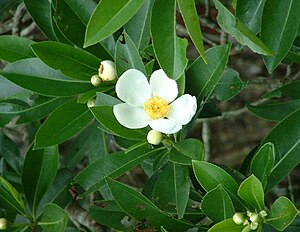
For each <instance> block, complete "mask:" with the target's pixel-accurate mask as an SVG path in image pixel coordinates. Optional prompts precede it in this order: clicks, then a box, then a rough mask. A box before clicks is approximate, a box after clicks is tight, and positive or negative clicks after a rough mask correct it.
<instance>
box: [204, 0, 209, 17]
mask: <svg viewBox="0 0 300 232" xmlns="http://www.w3.org/2000/svg"><path fill="white" fill-rule="evenodd" d="M209 2H210V1H209V0H205V1H204V4H205V13H204V16H205V17H206V18H208V17H210V5H209Z"/></svg>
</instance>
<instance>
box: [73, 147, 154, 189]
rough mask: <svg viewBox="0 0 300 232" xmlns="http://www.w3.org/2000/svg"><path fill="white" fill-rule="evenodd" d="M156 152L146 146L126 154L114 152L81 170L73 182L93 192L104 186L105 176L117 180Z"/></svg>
mask: <svg viewBox="0 0 300 232" xmlns="http://www.w3.org/2000/svg"><path fill="white" fill-rule="evenodd" d="M158 151H159V150H153V149H151V148H150V147H149V146H148V145H147V146H142V147H139V148H137V149H134V150H132V151H131V152H128V153H127V154H125V153H124V152H116V153H112V154H107V155H103V156H102V157H101V158H100V159H99V160H97V161H95V162H94V163H92V164H90V165H89V166H87V167H86V168H85V169H83V170H82V171H81V172H80V173H79V174H78V175H77V176H76V177H75V181H76V182H77V183H78V184H80V185H81V186H82V187H83V188H84V189H85V190H88V191H90V190H89V189H94V191H95V190H97V189H99V188H100V187H101V186H103V185H104V184H105V180H104V178H105V177H106V176H109V177H111V178H117V177H119V176H121V175H122V174H124V173H125V172H127V171H129V170H130V169H132V168H134V167H135V166H137V165H139V164H140V163H141V162H142V161H143V160H145V159H146V158H148V157H149V156H150V155H153V154H154V153H155V152H158ZM108 164H110V165H108Z"/></svg>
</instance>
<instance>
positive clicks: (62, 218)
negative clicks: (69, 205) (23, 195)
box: [38, 203, 69, 232]
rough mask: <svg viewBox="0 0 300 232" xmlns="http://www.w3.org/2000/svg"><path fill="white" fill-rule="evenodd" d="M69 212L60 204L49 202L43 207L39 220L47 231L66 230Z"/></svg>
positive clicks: (57, 231) (59, 231) (61, 231)
mask: <svg viewBox="0 0 300 232" xmlns="http://www.w3.org/2000/svg"><path fill="white" fill-rule="evenodd" d="M68 218H69V217H68V214H67V212H66V211H65V210H64V209H62V208H60V207H59V206H57V205H55V204H52V203H49V204H47V205H45V207H44V209H43V215H42V218H41V221H40V222H38V225H40V226H41V227H42V228H43V231H45V232H64V231H65V228H66V226H67V223H68Z"/></svg>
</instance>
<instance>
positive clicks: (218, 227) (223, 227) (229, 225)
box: [208, 218, 245, 232]
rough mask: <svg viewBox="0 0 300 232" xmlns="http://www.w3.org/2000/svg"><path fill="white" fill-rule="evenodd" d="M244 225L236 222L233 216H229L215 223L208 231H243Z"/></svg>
mask: <svg viewBox="0 0 300 232" xmlns="http://www.w3.org/2000/svg"><path fill="white" fill-rule="evenodd" d="M244 227H245V226H243V225H237V224H235V223H234V221H233V220H232V218H229V219H226V220H224V221H221V222H219V223H217V224H215V225H214V226H213V227H211V228H210V229H209V230H208V232H220V231H222V232H241V231H242V230H243V228H244Z"/></svg>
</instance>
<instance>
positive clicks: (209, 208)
mask: <svg viewBox="0 0 300 232" xmlns="http://www.w3.org/2000/svg"><path fill="white" fill-rule="evenodd" d="M216 209H218V210H216ZM201 210H202V211H203V212H204V214H205V215H206V216H207V217H209V218H210V219H211V220H212V221H214V222H220V221H223V220H225V219H227V218H232V216H233V214H234V208H233V204H232V201H231V199H230V196H229V195H228V193H227V192H226V190H224V188H223V187H222V186H221V185H218V186H217V187H216V188H214V189H212V190H211V191H209V192H208V193H207V194H206V195H205V196H204V197H203V200H202V202H201Z"/></svg>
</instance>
